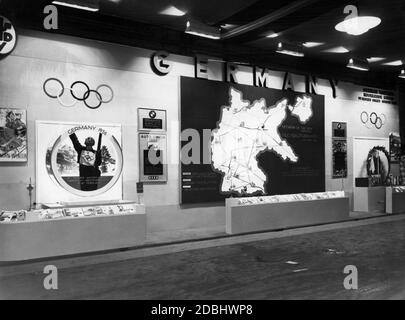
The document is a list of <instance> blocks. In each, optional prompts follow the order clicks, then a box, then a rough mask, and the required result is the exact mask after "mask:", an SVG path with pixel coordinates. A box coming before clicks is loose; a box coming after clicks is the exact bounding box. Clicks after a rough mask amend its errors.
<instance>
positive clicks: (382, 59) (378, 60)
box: [367, 57, 385, 63]
mask: <svg viewBox="0 0 405 320" xmlns="http://www.w3.org/2000/svg"><path fill="white" fill-rule="evenodd" d="M384 60H385V58H382V57H370V58H367V61H368V62H369V63H376V62H380V61H384Z"/></svg>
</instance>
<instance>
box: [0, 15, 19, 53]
mask: <svg viewBox="0 0 405 320" xmlns="http://www.w3.org/2000/svg"><path fill="white" fill-rule="evenodd" d="M16 44H17V34H16V32H15V29H14V26H13V24H12V23H11V21H10V20H8V19H7V18H6V17H4V16H0V56H2V55H7V54H10V53H11V52H12V51H13V50H14V48H15V46H16Z"/></svg>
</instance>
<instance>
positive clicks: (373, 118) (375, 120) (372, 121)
mask: <svg viewBox="0 0 405 320" xmlns="http://www.w3.org/2000/svg"><path fill="white" fill-rule="evenodd" d="M360 120H361V122H362V123H363V124H364V125H365V126H366V127H367V128H368V129H371V128H372V125H373V126H374V127H375V128H376V129H378V130H380V129H381V128H382V127H383V126H384V125H385V124H386V122H387V117H386V115H385V114H384V113H382V114H381V115H377V113H376V112H372V113H370V114H368V112H367V111H363V112H362V113H361V114H360Z"/></svg>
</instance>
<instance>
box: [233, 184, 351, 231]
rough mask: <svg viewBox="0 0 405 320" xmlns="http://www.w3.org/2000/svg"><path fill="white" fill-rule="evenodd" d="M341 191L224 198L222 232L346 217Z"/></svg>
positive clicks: (343, 195) (344, 197) (276, 227)
mask: <svg viewBox="0 0 405 320" xmlns="http://www.w3.org/2000/svg"><path fill="white" fill-rule="evenodd" d="M349 207H350V205H349V198H348V197H346V196H345V193H344V192H343V191H331V192H322V193H309V194H292V195H279V196H270V197H253V198H240V199H238V198H229V199H227V200H226V232H227V233H228V234H242V233H249V232H257V231H268V230H279V229H284V228H293V227H298V226H308V225H314V224H323V223H332V222H338V221H345V220H347V219H349V213H350V210H349Z"/></svg>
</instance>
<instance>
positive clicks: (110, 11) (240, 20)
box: [0, 0, 405, 87]
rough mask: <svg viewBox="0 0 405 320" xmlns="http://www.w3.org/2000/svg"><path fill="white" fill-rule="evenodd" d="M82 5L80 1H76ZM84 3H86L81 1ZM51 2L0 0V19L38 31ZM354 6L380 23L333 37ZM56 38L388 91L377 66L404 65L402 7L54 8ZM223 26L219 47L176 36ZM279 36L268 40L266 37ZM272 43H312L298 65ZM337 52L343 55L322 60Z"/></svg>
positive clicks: (257, 2) (322, 0)
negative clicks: (201, 57)
mask: <svg viewBox="0 0 405 320" xmlns="http://www.w3.org/2000/svg"><path fill="white" fill-rule="evenodd" d="M83 1H86V0H83ZM87 1H88V0H87ZM50 2H51V1H45V0H36V1H32V0H0V13H1V12H3V13H4V14H7V15H8V16H9V17H10V18H12V19H14V20H15V21H16V24H17V27H18V26H20V27H25V28H32V29H37V30H43V27H42V19H43V13H42V11H43V8H44V6H45V5H46V4H48V3H50ZM348 4H354V5H356V6H357V7H358V8H359V11H360V15H361V16H363V15H373V16H378V17H380V18H381V19H382V23H381V25H380V26H378V27H377V28H375V29H373V30H370V31H369V32H368V33H366V34H364V35H362V36H357V37H356V36H349V35H347V34H344V33H340V32H337V31H336V30H335V29H334V26H335V25H336V24H337V23H338V22H340V21H342V20H343V19H344V18H345V15H344V13H343V8H344V7H345V6H346V5H348ZM169 6H175V7H176V8H178V9H180V10H182V11H184V12H186V15H184V16H182V17H173V16H165V15H161V14H159V12H161V11H162V10H164V9H166V8H167V7H169ZM59 12H60V13H59V15H60V17H59V20H60V29H59V30H58V31H53V32H57V33H63V34H70V35H75V36H80V37H85V38H93V39H97V40H104V41H111V42H118V43H123V44H128V45H134V46H144V47H147V48H151V49H161V48H162V49H166V50H170V51H171V52H174V53H180V54H194V53H205V54H210V55H215V56H220V57H222V58H224V59H227V60H228V61H245V62H249V63H251V64H259V65H263V66H269V67H274V68H276V69H284V70H291V71H297V72H300V73H313V74H315V75H320V76H331V77H335V78H338V79H341V80H351V81H352V82H357V83H360V82H361V83H363V84H369V85H372V84H374V85H377V84H380V85H381V86H385V87H386V86H390V85H392V84H393V83H396V82H397V80H398V78H397V75H398V74H399V72H400V70H401V66H397V67H395V66H394V67H393V66H385V65H383V63H385V62H390V61H394V60H402V59H405V45H404V44H403V43H404V42H405V1H404V0H384V1H381V0H380V1H378V0H357V1H353V2H348V1H340V0H297V1H287V0H271V1H270V0H220V1H219V0H216V1H213V0H146V1H145V0H100V11H99V12H98V13H91V12H85V11H81V10H76V9H68V8H62V7H61V8H60V11H59ZM188 19H197V20H199V21H201V22H203V23H205V24H208V25H211V26H216V27H224V29H223V35H225V36H224V38H223V39H222V40H207V39H202V38H199V37H195V36H191V35H186V34H185V33H184V30H185V25H186V21H187V20H188ZM270 31H271V32H276V33H278V34H279V36H278V37H277V38H274V39H270V38H266V37H265V36H266V35H267V34H268V33H269V32H270ZM279 41H283V42H289V43H293V44H302V43H304V42H320V43H323V44H322V45H321V46H318V47H315V48H305V54H306V57H305V58H296V57H289V56H283V55H280V54H276V53H275V48H276V46H277V43H278V42H279ZM334 47H345V48H347V49H349V50H350V52H349V53H340V54H338V53H324V52H323V51H324V50H327V49H330V48H334ZM351 57H359V58H369V57H381V58H384V60H382V61H380V62H377V63H372V64H371V71H370V72H366V73H365V72H360V71H355V70H350V69H348V68H345V66H346V64H347V62H348V60H349V59H350V58H351Z"/></svg>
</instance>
